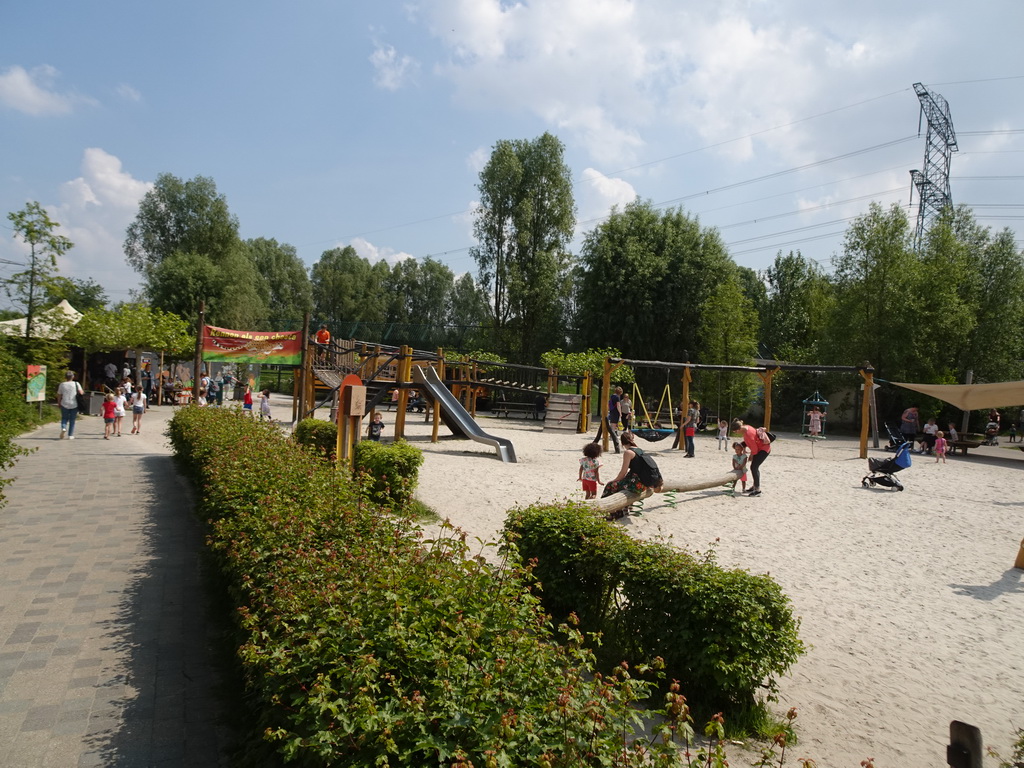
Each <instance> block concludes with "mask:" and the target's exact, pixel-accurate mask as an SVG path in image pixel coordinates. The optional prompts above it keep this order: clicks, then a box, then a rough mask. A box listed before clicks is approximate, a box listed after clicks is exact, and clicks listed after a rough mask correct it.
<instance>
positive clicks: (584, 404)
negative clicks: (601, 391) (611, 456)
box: [576, 371, 594, 435]
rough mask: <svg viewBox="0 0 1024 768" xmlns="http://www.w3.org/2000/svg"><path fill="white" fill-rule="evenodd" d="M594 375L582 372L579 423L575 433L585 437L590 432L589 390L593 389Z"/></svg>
mask: <svg viewBox="0 0 1024 768" xmlns="http://www.w3.org/2000/svg"><path fill="white" fill-rule="evenodd" d="M593 377H594V374H592V373H591V372H590V371H584V372H583V392H582V394H581V397H580V422H579V425H578V427H577V430H576V431H577V432H578V433H579V434H581V435H585V434H587V433H588V432H589V431H590V399H591V390H592V389H593V388H594V378H593Z"/></svg>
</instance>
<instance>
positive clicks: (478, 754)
mask: <svg viewBox="0 0 1024 768" xmlns="http://www.w3.org/2000/svg"><path fill="white" fill-rule="evenodd" d="M169 435H170V437H171V442H172V445H173V446H174V448H175V451H176V452H177V454H178V456H179V457H181V459H182V461H183V462H184V463H185V464H187V465H188V467H189V470H190V474H191V475H192V476H193V477H194V478H196V480H197V482H198V483H199V484H200V487H201V489H202V490H201V493H200V494H198V498H199V499H200V505H201V507H200V511H201V512H202V513H203V514H204V515H205V516H206V517H207V518H208V519H209V520H210V528H209V536H208V541H209V546H210V547H211V549H212V551H213V552H214V554H215V557H216V560H217V563H218V564H219V567H220V570H221V572H222V574H223V575H224V577H225V580H226V582H227V586H228V591H229V593H230V595H231V597H232V599H233V600H234V601H235V603H236V605H237V617H238V631H239V633H240V636H239V642H238V644H239V652H238V658H239V660H240V663H241V665H242V668H243V672H244V678H245V681H246V685H247V696H246V700H247V701H248V702H250V703H251V706H252V707H253V709H254V719H255V720H256V727H257V729H258V731H259V733H260V735H261V737H262V739H263V740H265V742H266V743H269V744H270V745H272V746H273V748H274V749H275V750H276V751H277V753H278V754H279V755H280V756H281V757H282V758H283V759H284V760H285V762H287V763H290V764H296V765H303V766H334V765H346V766H366V767H367V768H369V767H370V766H374V768H376V767H378V766H411V765H415V766H427V765H435V766H459V768H469V766H480V767H484V766H486V767H488V768H496V767H497V766H505V767H510V766H545V767H546V768H570V767H571V768H575V767H576V766H595V767H596V766H612V765H614V766H622V767H623V768H629V767H630V766H636V767H637V768H639V767H640V766H656V767H661V768H671V767H672V766H677V765H680V764H681V762H680V756H679V753H678V752H677V751H676V750H675V748H674V747H673V746H672V744H671V743H670V742H671V739H672V738H673V736H674V733H675V731H674V730H673V726H672V724H671V723H669V724H666V725H665V726H664V727H663V728H658V729H657V730H656V733H655V734H650V735H645V734H644V733H643V731H644V722H645V720H653V719H654V714H653V713H651V712H649V711H645V710H643V709H642V708H641V707H640V706H639V705H638V702H640V701H642V700H644V698H645V697H646V696H647V695H648V694H649V692H650V686H649V684H648V683H647V682H644V681H642V680H639V679H634V678H633V677H632V676H631V673H630V671H629V670H628V669H627V668H626V667H624V666H621V667H619V668H618V669H617V671H615V672H614V674H609V675H602V674H600V673H597V672H595V669H594V664H593V657H592V655H591V654H590V652H589V651H587V650H586V649H585V648H584V647H583V645H582V635H581V634H580V632H579V631H578V630H576V629H575V628H572V627H570V626H568V625H567V626H564V627H563V628H562V629H561V635H560V636H561V637H564V638H568V642H566V643H558V642H556V639H555V637H554V635H553V630H552V628H551V627H550V625H549V624H548V622H547V619H546V617H545V615H544V613H543V611H542V610H541V607H540V604H539V601H538V599H537V598H536V597H534V596H533V595H532V594H531V593H530V592H529V590H527V589H524V587H523V585H524V583H527V582H529V581H530V580H531V577H530V575H529V571H528V569H524V568H522V567H520V566H518V565H517V564H516V563H514V562H509V561H504V562H501V563H500V564H498V565H492V564H490V563H489V562H488V559H487V558H485V557H484V556H483V553H482V552H477V553H471V552H470V551H469V550H468V549H467V544H466V537H465V535H464V534H461V533H459V532H458V531H454V530H452V529H447V530H444V531H442V533H441V534H440V535H439V536H438V537H437V538H435V539H432V540H423V539H422V534H421V532H420V531H419V530H418V529H417V527H416V526H415V525H414V524H412V523H411V521H409V520H408V519H407V518H404V517H403V516H401V515H395V514H393V511H392V510H390V509H388V510H381V509H380V508H378V507H377V506H375V505H373V504H371V503H368V502H367V501H366V499H365V495H364V494H362V493H361V492H360V491H359V488H358V486H357V484H356V483H355V482H354V481H353V480H352V478H351V477H350V476H349V475H348V473H347V472H346V471H345V470H344V469H343V468H336V467H333V466H331V465H329V464H328V463H327V462H319V461H310V457H309V454H308V453H307V452H306V451H305V449H303V448H302V447H301V446H298V445H296V444H295V443H294V442H292V441H289V440H287V439H285V438H284V437H283V436H281V435H280V434H279V433H277V432H276V430H274V429H272V428H268V427H266V426H265V425H261V424H259V423H257V422H253V421H252V420H250V419H245V418H241V417H239V416H238V415H236V414H234V413H231V412H229V411H223V410H218V409H200V408H184V409H182V410H181V411H179V412H178V413H177V414H176V415H175V417H174V419H173V420H172V421H171V424H170V427H169ZM225 444H229V445H230V446H231V450H229V451H223V450H222V448H223V446H224V445H225Z"/></svg>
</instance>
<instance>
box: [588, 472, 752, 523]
mask: <svg viewBox="0 0 1024 768" xmlns="http://www.w3.org/2000/svg"><path fill="white" fill-rule="evenodd" d="M742 475H743V473H742V472H741V471H740V470H738V469H734V470H732V471H731V472H729V473H728V474H725V475H722V476H720V477H717V478H714V479H713V480H690V481H688V482H681V481H672V480H666V481H665V483H664V485H662V487H661V489H660V490H659V491H657V493H665V492H666V491H674V492H676V493H682V492H686V491H703V490H705V489H707V488H716V487H718V486H720V485H727V484H728V483H732V482H735V481H736V480H739V479H740V477H741V476H742ZM654 494H655V491H652V490H651V489H650V488H648V489H647V491H646V492H645V493H644V494H643V495H642V496H641V495H638V494H635V493H626V492H625V491H620V492H618V493H613V494H612V495H611V496H605V497H604V498H600V499H591V501H590V505H591V506H592V507H594V509H596V510H597V511H598V512H601V513H602V514H604V515H606V516H607V515H611V514H613V513H615V512H618V511H619V510H621V509H625V508H626V507H629V506H630V505H631V504H634V503H635V502H637V501H640V500H641V499H647V498H650V497H651V496H653V495H654Z"/></svg>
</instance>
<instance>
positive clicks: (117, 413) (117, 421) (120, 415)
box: [114, 387, 128, 437]
mask: <svg viewBox="0 0 1024 768" xmlns="http://www.w3.org/2000/svg"><path fill="white" fill-rule="evenodd" d="M127 405H128V398H127V397H125V396H124V389H122V388H121V387H118V388H117V393H116V394H115V395H114V432H115V434H117V436H118V437H120V436H121V424H122V423H123V422H124V415H125V413H126V410H125V407H126V406H127Z"/></svg>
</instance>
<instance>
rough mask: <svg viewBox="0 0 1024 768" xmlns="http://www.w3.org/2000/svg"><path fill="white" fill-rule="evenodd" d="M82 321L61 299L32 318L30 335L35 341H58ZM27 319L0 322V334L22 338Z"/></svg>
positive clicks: (65, 301)
mask: <svg viewBox="0 0 1024 768" xmlns="http://www.w3.org/2000/svg"><path fill="white" fill-rule="evenodd" d="M81 319H82V313H81V312H79V311H78V310H77V309H75V308H74V307H72V306H71V305H70V304H69V303H68V300H67V299H62V300H61V302H60V304H58V305H57V306H55V307H50V308H49V309H46V310H43V311H41V312H39V313H38V314H37V315H36V316H35V317H33V318H32V335H33V336H34V337H35V338H37V339H59V338H60V337H61V336H63V335H64V333H65V332H66V331H67V329H68V328H69V327H71V326H72V325H74V324H75V323H77V322H78V321H79V320H81ZM27 324H28V318H27V317H19V318H17V319H15V320H0V333H3V334H6V335H7V336H24V335H25V326H26V325H27Z"/></svg>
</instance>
